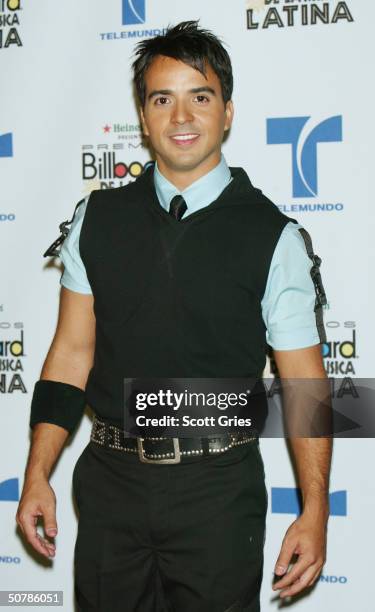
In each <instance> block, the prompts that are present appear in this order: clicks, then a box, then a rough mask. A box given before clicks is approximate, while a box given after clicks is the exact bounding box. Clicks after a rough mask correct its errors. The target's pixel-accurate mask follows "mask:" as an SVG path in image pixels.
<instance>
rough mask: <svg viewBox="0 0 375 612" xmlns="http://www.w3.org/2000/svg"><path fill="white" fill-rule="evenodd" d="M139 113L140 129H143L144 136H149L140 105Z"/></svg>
mask: <svg viewBox="0 0 375 612" xmlns="http://www.w3.org/2000/svg"><path fill="white" fill-rule="evenodd" d="M139 113H140V117H141V123H142V131H143V133H144V135H145V136H149V135H150V133H149V131H148V128H147V124H146V119H145V115H144V112H143V108H142V106H141V107H140V109H139Z"/></svg>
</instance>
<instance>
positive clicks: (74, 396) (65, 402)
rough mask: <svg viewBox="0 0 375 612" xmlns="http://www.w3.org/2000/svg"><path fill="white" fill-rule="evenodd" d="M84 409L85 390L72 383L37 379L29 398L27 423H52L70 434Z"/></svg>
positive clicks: (32, 424) (31, 424)
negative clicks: (29, 410)
mask: <svg viewBox="0 0 375 612" xmlns="http://www.w3.org/2000/svg"><path fill="white" fill-rule="evenodd" d="M84 409H85V392H84V391H82V389H79V388H78V387H75V386H74V385H70V384H68V383H63V382H57V381H55V380H38V381H37V382H36V383H35V386H34V393H33V397H32V400H31V414H30V422H29V425H30V427H31V428H33V427H34V425H36V424H37V423H52V424H53V425H60V427H64V428H65V429H67V430H68V432H69V433H70V434H71V433H72V432H73V431H74V429H75V427H76V426H77V424H78V422H79V421H80V419H81V417H82V414H83V412H84Z"/></svg>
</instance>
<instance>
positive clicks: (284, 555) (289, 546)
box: [274, 538, 295, 576]
mask: <svg viewBox="0 0 375 612" xmlns="http://www.w3.org/2000/svg"><path fill="white" fill-rule="evenodd" d="M294 549H295V542H294V540H288V539H287V538H284V540H283V543H282V546H281V550H280V554H279V556H278V558H277V561H276V565H275V570H274V572H275V574H276V575H277V576H282V575H283V574H285V572H286V571H287V569H288V567H289V563H290V560H291V558H292V556H293V554H294Z"/></svg>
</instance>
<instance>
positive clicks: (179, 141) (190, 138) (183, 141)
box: [170, 134, 199, 146]
mask: <svg viewBox="0 0 375 612" xmlns="http://www.w3.org/2000/svg"><path fill="white" fill-rule="evenodd" d="M198 138H199V134H175V135H174V136H170V139H171V140H173V142H174V143H175V144H176V145H178V146H183V145H189V144H192V143H193V142H195V141H196V140H197V139H198Z"/></svg>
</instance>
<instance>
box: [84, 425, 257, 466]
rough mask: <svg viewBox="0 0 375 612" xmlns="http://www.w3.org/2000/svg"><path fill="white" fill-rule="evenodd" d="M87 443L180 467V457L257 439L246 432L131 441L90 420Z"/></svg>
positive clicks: (214, 451)
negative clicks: (178, 464) (91, 422)
mask: <svg viewBox="0 0 375 612" xmlns="http://www.w3.org/2000/svg"><path fill="white" fill-rule="evenodd" d="M90 440H91V441H92V442H95V443H96V444H99V445H100V446H104V447H106V448H112V449H116V450H119V451H124V452H126V453H135V454H137V455H138V457H139V459H140V461H142V462H143V463H160V464H165V463H180V462H181V458H182V457H194V456H196V457H199V456H201V457H204V456H212V455H215V454H218V453H224V452H225V451H227V450H229V449H230V448H233V447H234V446H239V445H240V444H246V443H247V442H255V441H256V440H257V435H256V434H255V433H248V432H234V433H225V434H220V435H218V436H211V437H207V438H195V437H194V438H170V437H164V438H134V437H133V438H132V437H129V435H128V434H127V432H125V431H124V430H123V429H121V428H120V427H117V426H116V425H112V424H111V423H107V422H106V421H102V420H101V419H99V418H98V417H97V416H94V421H93V425H92V430H91V436H90Z"/></svg>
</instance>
